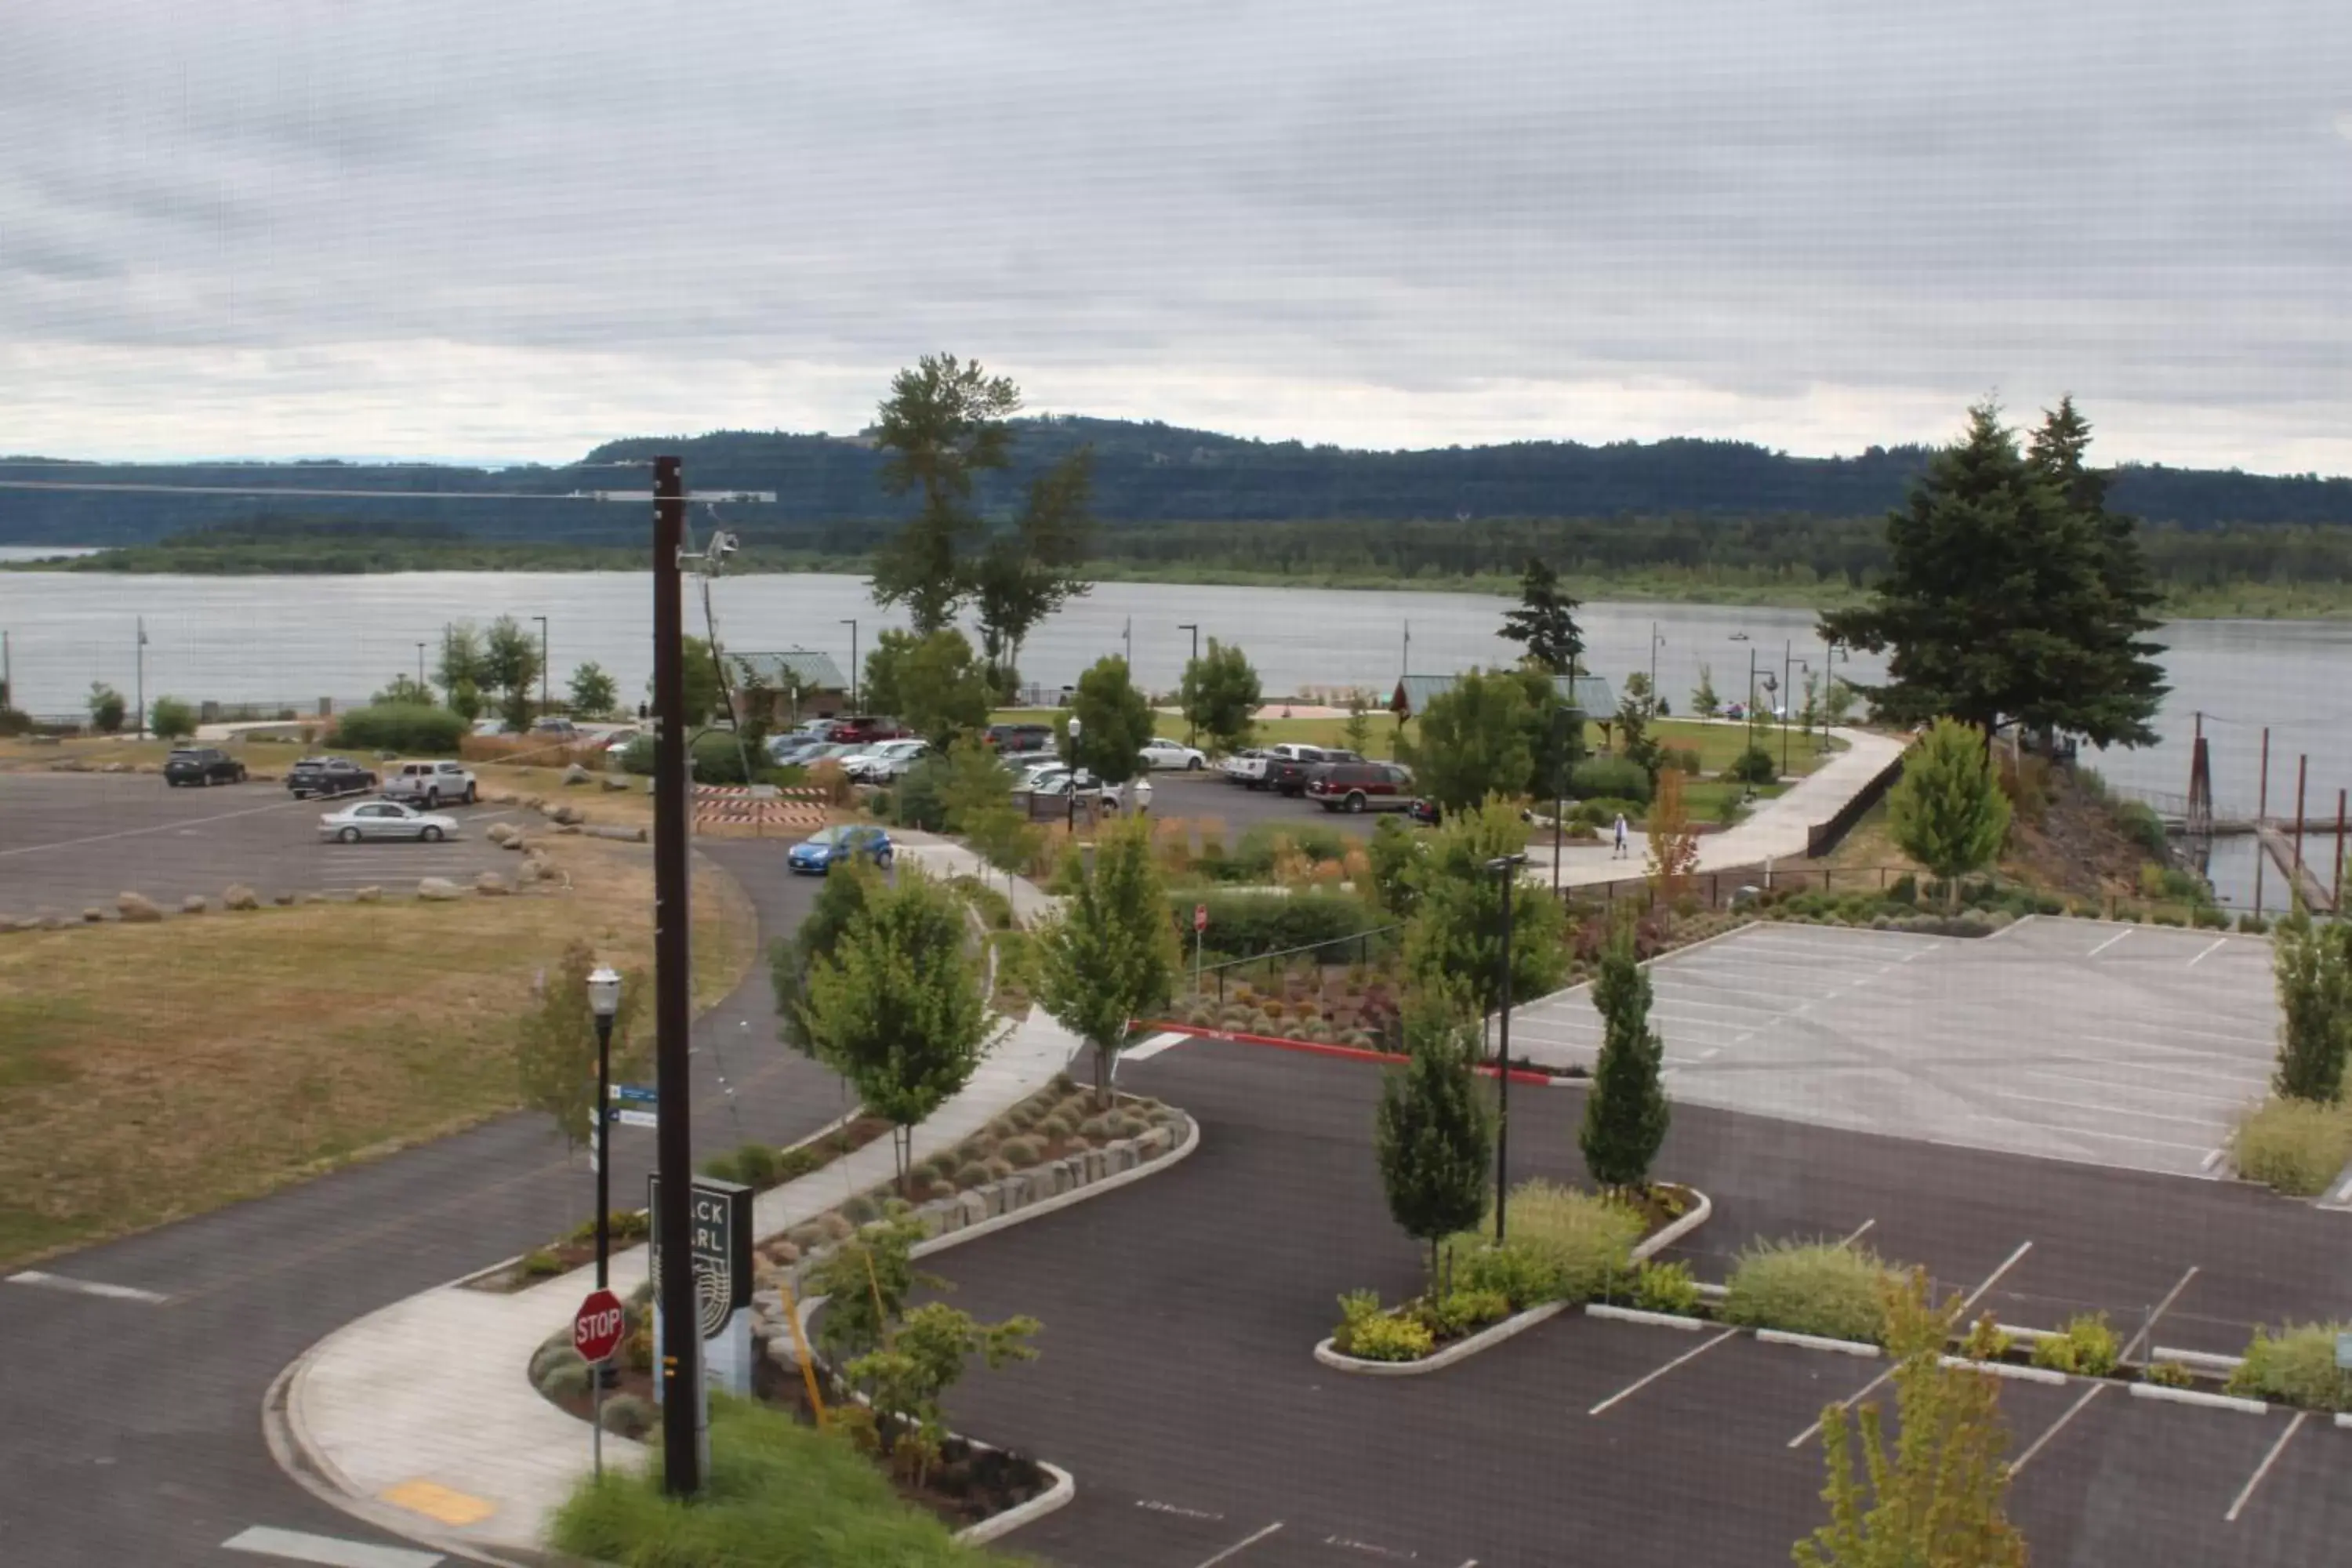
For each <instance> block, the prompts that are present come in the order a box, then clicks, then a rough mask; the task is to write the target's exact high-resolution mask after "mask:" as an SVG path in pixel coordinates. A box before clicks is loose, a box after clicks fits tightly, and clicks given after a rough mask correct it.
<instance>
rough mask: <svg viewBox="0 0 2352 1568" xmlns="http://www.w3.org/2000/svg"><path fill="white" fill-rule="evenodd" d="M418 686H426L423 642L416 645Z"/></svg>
mask: <svg viewBox="0 0 2352 1568" xmlns="http://www.w3.org/2000/svg"><path fill="white" fill-rule="evenodd" d="M416 684H417V685H419V686H422V685H424V684H425V645H424V644H423V643H421V642H420V643H418V644H417V645H416Z"/></svg>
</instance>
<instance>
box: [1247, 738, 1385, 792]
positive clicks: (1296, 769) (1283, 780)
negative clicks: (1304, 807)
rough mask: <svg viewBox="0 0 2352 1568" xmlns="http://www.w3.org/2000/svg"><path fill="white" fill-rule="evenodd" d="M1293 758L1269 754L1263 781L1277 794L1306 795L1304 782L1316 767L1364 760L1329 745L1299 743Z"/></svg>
mask: <svg viewBox="0 0 2352 1568" xmlns="http://www.w3.org/2000/svg"><path fill="white" fill-rule="evenodd" d="M1297 752H1298V755H1297V756H1295V757H1284V756H1274V757H1268V758H1267V759H1266V763H1265V784H1266V787H1267V788H1268V789H1271V790H1273V791H1274V792H1275V793H1276V794H1277V795H1305V794H1306V793H1307V780H1308V779H1311V778H1313V777H1314V776H1315V770H1316V769H1318V768H1319V767H1324V766H1326V765H1328V764H1329V763H1360V762H1362V761H1363V760H1364V759H1363V758H1361V757H1360V756H1358V755H1356V753H1355V752H1343V751H1340V750H1339V749H1338V748H1337V747H1332V746H1300V747H1298V748H1297Z"/></svg>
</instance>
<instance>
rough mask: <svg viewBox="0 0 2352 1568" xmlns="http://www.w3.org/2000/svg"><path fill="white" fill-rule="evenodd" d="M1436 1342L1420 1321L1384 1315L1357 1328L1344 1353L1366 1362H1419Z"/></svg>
mask: <svg viewBox="0 0 2352 1568" xmlns="http://www.w3.org/2000/svg"><path fill="white" fill-rule="evenodd" d="M1436 1342H1437V1336H1436V1335H1434V1334H1433V1333H1431V1332H1430V1331H1429V1325H1428V1324H1426V1323H1424V1322H1423V1321H1421V1320H1420V1319H1418V1318H1400V1317H1396V1316H1393V1315H1391V1314H1390V1313H1386V1312H1382V1313H1380V1314H1377V1315H1376V1316H1373V1317H1370V1318H1366V1319H1365V1320H1364V1321H1362V1322H1360V1323H1358V1324H1357V1325H1355V1328H1354V1330H1353V1331H1351V1332H1350V1333H1349V1336H1348V1343H1349V1349H1348V1350H1347V1351H1346V1352H1344V1353H1345V1354H1348V1355H1351V1356H1355V1357H1357V1358H1358V1359H1359V1360H1362V1361H1419V1360H1421V1359H1422V1358H1423V1356H1426V1355H1427V1354H1428V1353H1429V1352H1430V1351H1431V1349H1432V1348H1433V1346H1434V1345H1435V1344H1436Z"/></svg>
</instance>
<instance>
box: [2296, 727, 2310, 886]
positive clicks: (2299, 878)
mask: <svg viewBox="0 0 2352 1568" xmlns="http://www.w3.org/2000/svg"><path fill="white" fill-rule="evenodd" d="M2310 771H2311V753H2310V752H2304V753H2302V754H2301V755H2299V756H2297V757H2296V758H2295V759H2294V896H2295V897H2296V898H2298V899H2299V898H2301V897H2303V784H2304V779H2305V776H2306V775H2307V774H2308V773H2310Z"/></svg>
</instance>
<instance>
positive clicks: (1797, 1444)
mask: <svg viewBox="0 0 2352 1568" xmlns="http://www.w3.org/2000/svg"><path fill="white" fill-rule="evenodd" d="M2032 1250H2033V1243H2032V1242H2031V1241H2021V1242H2019V1243H2018V1244H2017V1250H2016V1251H2015V1252H2012V1253H2011V1254H2010V1255H2009V1256H2008V1258H2004V1259H2003V1260H2002V1262H2001V1265H2000V1268H1996V1269H1994V1270H1993V1271H1992V1272H1991V1273H1990V1274H1988V1275H1986V1276H1985V1278H1984V1283H1983V1284H1981V1285H1979V1286H1978V1287H1977V1288H1976V1289H1973V1290H1971V1291H1969V1295H1968V1299H1967V1300H1964V1301H1962V1302H1961V1303H1960V1310H1959V1314H1958V1315H1959V1317H1960V1319H1961V1320H1962V1321H1966V1320H1967V1318H1968V1315H1969V1310H1971V1309H1972V1308H1974V1307H1975V1306H1976V1304H1977V1303H1978V1302H1979V1301H1980V1300H1983V1299H1984V1293H1985V1292H1986V1291H1988V1290H1990V1289H1992V1288H1993V1287H1994V1286H1995V1285H1997V1284H1999V1283H2000V1277H2001V1276H2002V1275H2004V1274H2006V1273H2008V1272H2009V1271H2010V1270H2011V1269H2012V1268H2016V1267H2017V1265H2018V1262H2019V1260H2020V1259H2021V1258H2024V1256H2025V1255H2026V1254H2027V1253H2029V1252H2031V1251H2032ZM1901 1366H1902V1363H1900V1362H1897V1363H1895V1364H1894V1365H1892V1366H1889V1367H1888V1368H1887V1369H1886V1370H1885V1372H1882V1373H1879V1374H1878V1375H1877V1376H1876V1377H1874V1378H1872V1379H1871V1380H1870V1381H1869V1382H1868V1383H1865V1384H1863V1385H1862V1387H1861V1388H1859V1389H1857V1390H1855V1391H1854V1392H1853V1393H1852V1394H1848V1395H1846V1396H1845V1397H1844V1398H1843V1399H1841V1400H1839V1401H1838V1405H1837V1407H1838V1408H1839V1409H1840V1410H1851V1409H1853V1407H1854V1406H1855V1405H1859V1404H1860V1403H1862V1401H1864V1399H1867V1398H1869V1397H1870V1395H1871V1394H1872V1392H1873V1391H1874V1390H1875V1389H1877V1388H1878V1387H1879V1386H1880V1385H1881V1384H1884V1383H1885V1382H1886V1380H1887V1379H1888V1378H1890V1377H1893V1376H1894V1375H1895V1373H1896V1371H1897V1370H1899V1369H1900V1367H1901ZM1821 1429H1822V1423H1821V1418H1820V1417H1819V1416H1815V1417H1814V1418H1813V1424H1812V1425H1811V1426H1808V1427H1806V1428H1805V1429H1804V1430H1803V1431H1801V1432H1800V1433H1798V1434H1797V1435H1796V1436H1793V1437H1791V1438H1790V1439H1789V1447H1791V1448H1801V1447H1804V1446H1805V1444H1806V1443H1807V1442H1809V1441H1811V1438H1812V1436H1813V1435H1814V1434H1815V1433H1817V1432H1819V1431H1820V1430H1821Z"/></svg>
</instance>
